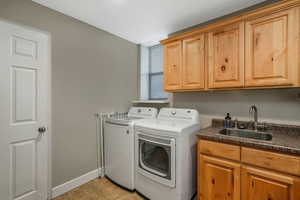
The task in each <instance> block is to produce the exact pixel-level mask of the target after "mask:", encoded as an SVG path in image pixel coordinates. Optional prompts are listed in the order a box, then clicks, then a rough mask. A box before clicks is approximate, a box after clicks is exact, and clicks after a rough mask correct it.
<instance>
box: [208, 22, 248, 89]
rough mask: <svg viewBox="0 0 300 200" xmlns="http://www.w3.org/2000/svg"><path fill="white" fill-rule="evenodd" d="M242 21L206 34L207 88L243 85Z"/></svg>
mask: <svg viewBox="0 0 300 200" xmlns="http://www.w3.org/2000/svg"><path fill="white" fill-rule="evenodd" d="M244 29H245V27H244V22H241V23H238V24H234V25H231V26H225V27H223V28H221V29H217V30H215V31H212V32H210V33H209V34H208V54H209V56H208V68H209V69H208V72H209V73H208V79H209V88H233V87H243V86H244Z"/></svg>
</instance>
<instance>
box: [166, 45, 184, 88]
mask: <svg viewBox="0 0 300 200" xmlns="http://www.w3.org/2000/svg"><path fill="white" fill-rule="evenodd" d="M181 47H182V45H181V41H176V42H172V43H170V44H166V45H165V46H164V87H165V90H166V91H176V90H179V89H181V73H182V70H181V54H182V48H181Z"/></svg>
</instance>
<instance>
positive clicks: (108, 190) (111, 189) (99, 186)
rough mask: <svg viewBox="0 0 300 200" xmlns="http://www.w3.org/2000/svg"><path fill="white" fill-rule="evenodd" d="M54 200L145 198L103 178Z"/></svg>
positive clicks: (130, 199)
mask: <svg viewBox="0 0 300 200" xmlns="http://www.w3.org/2000/svg"><path fill="white" fill-rule="evenodd" d="M53 200H143V198H141V197H140V196H139V195H138V194H136V193H131V192H128V191H126V190H124V189H122V188H120V187H118V186H116V185H115V184H113V183H111V182H110V181H109V180H108V179H106V178H101V179H95V180H92V181H90V182H88V183H86V184H84V185H82V186H80V187H78V188H75V189H74V190H72V191H70V192H67V193H65V194H63V195H61V196H59V197H56V198H55V199H53Z"/></svg>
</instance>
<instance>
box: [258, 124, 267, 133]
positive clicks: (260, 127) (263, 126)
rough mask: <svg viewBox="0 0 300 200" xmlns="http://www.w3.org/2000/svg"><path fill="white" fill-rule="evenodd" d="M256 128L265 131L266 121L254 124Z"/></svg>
mask: <svg viewBox="0 0 300 200" xmlns="http://www.w3.org/2000/svg"><path fill="white" fill-rule="evenodd" d="M256 127H257V129H259V130H262V131H266V130H267V129H268V126H267V123H266V122H260V123H258V124H257V125H256Z"/></svg>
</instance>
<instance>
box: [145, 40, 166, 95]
mask: <svg viewBox="0 0 300 200" xmlns="http://www.w3.org/2000/svg"><path fill="white" fill-rule="evenodd" d="M159 46H160V44H157V45H154V46H152V47H149V71H148V99H149V100H168V95H167V97H166V98H152V96H151V91H152V87H151V77H152V76H155V75H162V76H163V74H164V72H163V70H164V69H163V68H164V67H163V66H162V71H159V72H152V63H151V49H152V48H155V47H159ZM162 62H163V60H162ZM164 92H165V91H164ZM165 93H167V92H165Z"/></svg>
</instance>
